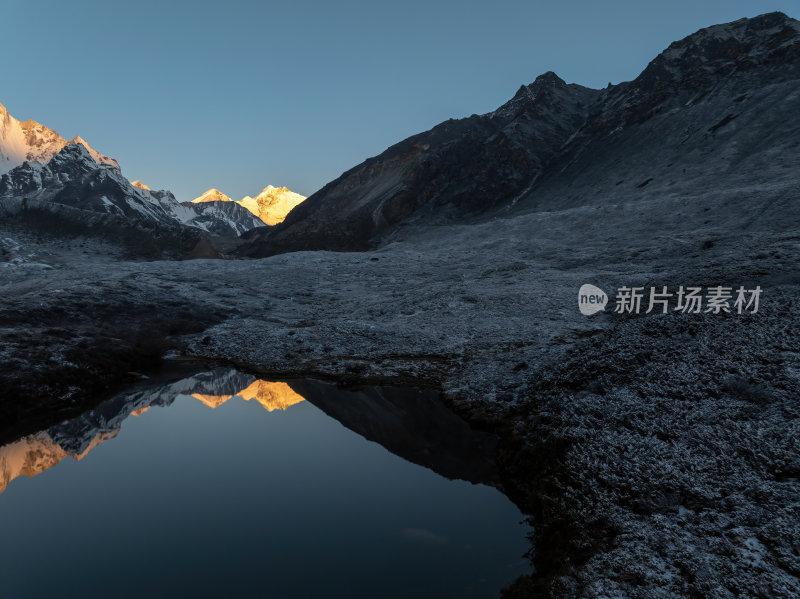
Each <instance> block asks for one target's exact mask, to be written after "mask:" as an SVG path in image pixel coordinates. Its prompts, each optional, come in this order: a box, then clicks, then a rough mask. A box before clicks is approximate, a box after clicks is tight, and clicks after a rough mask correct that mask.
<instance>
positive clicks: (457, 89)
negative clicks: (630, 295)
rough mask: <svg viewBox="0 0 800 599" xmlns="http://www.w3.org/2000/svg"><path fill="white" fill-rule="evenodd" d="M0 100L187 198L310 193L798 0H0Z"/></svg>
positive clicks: (621, 74) (628, 71)
mask: <svg viewBox="0 0 800 599" xmlns="http://www.w3.org/2000/svg"><path fill="white" fill-rule="evenodd" d="M0 9H2V10H1V12H0V14H1V15H2V24H3V27H2V30H3V33H2V38H1V41H0V48H2V50H0V52H2V59H1V61H0V64H2V65H3V71H4V73H3V78H2V80H3V82H4V84H3V86H2V88H0V102H1V103H3V104H5V105H6V107H7V108H8V109H9V111H10V112H11V114H12V115H14V116H15V117H17V118H18V119H21V120H24V119H28V118H32V119H34V120H37V121H39V122H41V123H44V124H45V125H47V126H49V127H51V128H53V129H56V130H57V131H58V132H59V133H61V134H62V135H63V136H64V137H67V138H71V137H73V136H75V135H81V136H82V137H84V138H85V139H86V140H87V141H89V143H90V144H92V146H94V147H95V148H96V149H97V150H99V151H101V152H103V153H106V154H108V155H110V156H113V157H115V158H117V159H118V160H119V162H120V164H121V165H122V170H123V173H124V174H125V175H126V176H127V177H128V178H129V179H131V180H133V179H142V180H143V181H144V182H145V183H147V184H148V185H150V186H151V187H153V188H167V189H171V190H172V191H173V192H175V194H176V195H177V196H178V199H180V200H187V199H192V198H193V197H195V196H197V195H200V193H202V192H203V191H204V190H206V189H207V188H209V187H217V188H219V189H221V190H222V191H223V192H225V193H227V194H228V195H230V196H232V197H233V198H234V199H238V198H240V197H242V196H244V195H246V194H250V195H253V194H255V193H256V192H258V191H259V190H260V189H261V188H262V187H264V186H266V185H267V184H272V185H286V186H288V187H290V188H291V189H293V190H295V191H298V192H300V193H303V194H304V195H309V194H311V193H312V192H314V191H316V190H317V189H319V188H320V187H321V186H322V185H324V184H325V183H326V182H328V181H330V180H331V179H334V178H335V177H338V176H339V175H340V174H341V173H342V172H343V171H345V170H347V169H348V168H350V167H352V166H354V165H356V164H358V163H359V162H361V161H362V160H364V159H365V158H367V157H369V156H373V155H376V154H379V153H380V152H381V151H383V150H384V149H385V148H386V147H387V146H389V145H391V144H393V143H395V142H397V141H399V140H401V139H403V138H405V137H408V136H409V135H411V134H414V133H416V132H419V131H422V130H425V129H428V128H430V127H431V126H433V125H435V124H436V123H438V122H440V121H443V120H446V119H448V118H451V117H454V118H455V117H463V116H469V115H470V114H472V113H483V112H487V111H489V110H493V109H494V108H496V107H497V106H499V105H500V104H502V103H503V102H505V101H506V100H507V99H509V98H510V97H511V96H512V95H513V94H514V92H515V91H516V90H517V88H518V87H519V86H520V85H521V84H523V83H530V82H531V81H532V80H533V79H534V78H535V77H536V76H537V75H539V74H540V73H542V72H545V71H548V70H552V71H555V72H556V73H558V74H559V75H560V76H561V77H562V78H564V79H566V80H567V81H568V82H575V83H581V84H583V85H587V86H590V87H603V86H605V85H606V84H607V83H608V82H609V81H610V82H613V83H618V82H620V81H625V80H629V79H632V78H634V77H635V76H636V75H637V74H638V73H639V72H640V71H641V70H642V69H643V68H644V67H645V65H646V64H647V63H648V62H649V61H650V60H651V59H652V58H653V57H654V56H655V55H656V54H657V53H658V52H660V51H661V50H663V49H664V48H665V47H666V46H667V45H668V44H669V43H670V42H672V41H674V40H676V39H679V38H682V37H685V36H686V35H688V34H690V33H692V32H694V31H695V30H697V29H699V28H700V27H704V26H708V25H712V24H716V23H720V22H727V21H732V20H735V19H738V18H741V17H744V16H755V15H757V14H760V13H763V12H768V11H771V10H781V11H783V12H786V13H787V14H789V15H790V16H793V17H798V15H800V10H798V9H800V2H798V0H792V1H785V0H784V1H779V2H775V3H773V4H769V3H765V2H763V0H762V1H745V0H713V1H712V0H706V1H703V0H693V1H685V0H672V1H671V2H650V1H644V0H636V1H614V0H605V1H603V2H601V1H598V0H585V1H568V0H567V1H565V0H562V1H560V2H547V3H545V2H536V1H533V0H528V1H517V2H512V1H504V0H495V1H493V2H488V1H487V2H474V1H472V0H460V1H454V2H437V1H436V0H426V1H422V2H418V1H416V0H405V1H395V2H380V1H378V0H372V1H369V2H367V1H349V0H337V1H333V2H330V1H329V2H306V1H303V0H293V1H285V2H257V1H249V2H242V1H239V0H227V1H221V2H204V1H202V0H195V1H192V2H184V1H171V0H170V1H168V0H162V1H160V2H151V1H149V0H139V1H137V2H123V1H113V2H112V1H108V0H106V1H93V0H87V1H81V0H75V1H74V2H65V1H64V0H58V1H55V0H2V3H1V4H0Z"/></svg>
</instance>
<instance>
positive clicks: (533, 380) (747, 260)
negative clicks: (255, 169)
mask: <svg viewBox="0 0 800 599" xmlns="http://www.w3.org/2000/svg"><path fill="white" fill-rule="evenodd" d="M798 69H800V26H799V25H798V23H797V22H796V21H794V20H792V19H789V18H787V17H785V16H784V15H781V14H777V13H773V14H768V15H763V16H761V17H758V18H755V19H749V20H741V21H736V22H734V23H730V24H726V25H720V26H715V27H711V28H708V29H704V30H701V31H700V32H697V33H696V34H694V35H692V36H690V37H688V38H686V39H685V40H681V41H679V42H676V43H675V44H672V45H671V46H670V47H669V48H668V49H667V50H666V51H665V52H664V53H662V54H661V55H660V56H659V57H657V58H656V59H655V60H654V61H653V62H652V63H651V64H650V65H649V66H648V67H647V69H645V71H644V72H643V73H642V74H641V75H640V76H639V77H638V78H637V79H635V80H634V81H632V82H628V83H623V84H620V85H618V86H611V87H609V88H607V89H606V90H589V89H587V88H582V87H580V86H576V85H567V84H565V83H564V82H563V81H561V80H560V79H559V78H558V77H557V76H555V75H553V74H551V73H549V74H545V75H543V76H541V77H539V78H538V79H537V80H536V81H535V82H534V83H533V84H531V85H530V86H524V87H523V88H521V89H520V91H519V92H518V93H517V94H516V96H515V97H514V98H513V99H512V100H511V101H510V102H509V103H507V104H506V105H504V106H503V107H501V108H500V109H498V111H496V112H494V113H490V114H488V115H483V116H480V117H479V116H474V117H471V118H469V119H464V120H461V121H450V122H447V123H443V124H442V125H440V126H438V127H436V128H434V129H433V130H431V131H429V132H427V133H423V134H420V135H418V136H415V137H412V138H409V140H406V141H404V142H401V143H400V144H398V145H396V146H394V147H393V148H390V149H389V150H387V152H386V153H384V154H382V155H381V156H379V157H377V158H373V159H370V160H368V161H366V162H365V163H364V164H362V165H360V166H358V167H356V168H355V169H353V170H351V171H349V172H348V173H345V174H344V175H343V176H342V177H341V178H340V179H337V180H336V181H334V182H332V183H330V184H329V185H327V186H326V187H324V188H323V189H322V190H320V191H319V192H317V193H316V194H314V195H312V196H311V197H309V198H308V200H306V201H305V202H303V203H302V204H300V205H299V206H298V207H297V208H296V209H294V210H292V212H291V213H290V214H289V216H288V217H287V219H286V220H285V221H284V222H283V223H282V224H280V225H277V226H276V227H274V228H271V229H269V230H268V232H265V231H254V232H252V233H250V234H246V235H245V239H244V240H243V242H242V245H241V246H240V249H239V251H240V252H241V253H244V254H250V255H254V256H262V255H263V256H266V255H269V256H270V257H268V258H264V259H259V260H193V261H188V262H177V261H167V260H154V261H141V260H125V259H122V258H124V256H120V255H118V253H115V252H116V250H112V251H111V252H110V253H109V247H111V248H114V247H116V246H114V245H113V244H112V245H110V246H109V245H106V244H107V242H106V241H103V240H98V239H97V238H96V237H93V236H83V235H81V236H77V237H64V236H63V235H62V234H60V233H58V232H52V231H45V232H42V231H40V230H37V231H36V232H34V233H31V231H30V229H28V228H26V227H25V226H24V223H21V222H19V221H17V220H15V219H9V218H4V219H3V220H2V221H0V239H1V240H2V245H0V247H2V255H0V293H2V298H3V301H2V302H0V334H2V336H3V340H4V343H3V344H2V345H0V380H2V382H3V387H4V389H6V392H5V393H4V395H3V396H2V398H0V423H2V427H1V428H0V442H3V441H6V440H10V439H12V438H15V437H18V436H20V435H22V434H27V433H32V432H35V431H38V430H42V429H43V428H45V427H47V426H51V425H53V424H55V423H56V422H58V421H60V420H64V419H65V418H66V417H68V416H75V415H78V414H79V413H81V412H82V411H83V410H84V409H85V408H86V407H87V405H91V404H92V402H95V403H96V402H97V401H99V399H100V398H101V397H102V395H103V394H104V393H108V392H110V390H111V389H113V388H115V387H116V386H120V385H124V384H126V382H128V381H132V380H136V378H137V377H138V373H139V372H141V371H142V370H145V369H152V368H154V367H155V366H156V365H157V364H158V363H159V360H160V357H161V356H162V355H163V354H164V352H165V351H166V350H168V349H169V350H176V351H178V352H180V353H182V354H183V355H184V356H186V357H192V358H205V359H213V360H219V361H224V362H226V363H233V364H236V365H238V366H240V367H242V368H246V369H249V370H251V371H253V372H256V373H261V374H262V375H263V376H267V375H269V376H273V377H278V376H290V375H292V374H310V375H315V376H319V377H330V378H335V379H336V380H338V381H340V382H343V383H348V384H359V383H364V382H378V381H383V382H385V381H393V382H416V383H419V382H421V381H422V382H424V383H425V384H427V385H432V386H434V387H437V388H438V389H440V390H441V391H442V393H443V396H444V397H445V398H446V400H447V401H448V402H449V404H450V405H451V406H453V407H454V408H455V409H456V410H457V411H458V412H459V413H460V414H462V415H464V416H465V417H466V418H467V419H468V420H469V421H470V422H471V423H472V424H473V426H475V427H478V428H483V429H486V430H491V431H493V432H497V433H498V434H499V435H500V447H499V453H498V459H499V461H500V465H501V476H502V484H503V487H504V489H505V490H506V492H507V493H508V494H509V496H510V497H512V499H513V500H514V501H515V502H516V503H517V504H518V505H520V507H521V508H522V509H523V511H524V512H525V513H526V514H528V515H529V516H530V518H531V522H532V524H533V527H534V530H535V538H533V539H532V541H533V549H532V554H531V557H532V561H533V565H534V567H535V571H533V572H532V574H531V575H530V576H529V577H526V578H523V579H520V580H518V581H517V582H516V583H515V584H514V585H512V587H510V588H509V589H508V590H507V595H508V596H509V597H529V596H544V597H598V598H599V597H642V598H650V597H699V596H702V597H720V598H722V597H737V596H747V597H787V598H788V597H796V596H798V595H800V546H799V545H798V541H797V539H798V538H800V499H798V498H800V446H798V432H800V431H798V428H800V418H799V417H800V404H798V391H799V390H800V338H799V337H800V322H798V308H799V307H800V306H798V297H800V295H799V293H798V292H800V271H798V268H797V264H798V260H800V232H799V231H800V202H798V192H797V189H798V172H797V169H796V168H794V165H795V164H797V162H798V158H800V156H799V155H798V152H799V148H800V131H798V122H797V119H796V118H795V115H796V114H798V108H800V106H798V103H800V78H799V76H800V71H799V70H798ZM21 168H22V167H21ZM29 168H30V167H29ZM3 181H4V182H5V181H6V179H3ZM331 249H338V250H342V249H347V250H365V251H361V252H349V253H342V252H333V251H325V250H331ZM288 250H322V251H293V252H291V253H287V251H288ZM275 254H279V255H275ZM584 283H592V284H595V285H597V286H598V287H600V288H601V289H603V290H605V292H606V293H608V294H609V296H610V302H609V305H608V306H607V308H606V310H605V311H603V312H600V313H598V314H596V315H594V316H592V317H586V316H583V315H582V314H581V313H580V312H579V310H578V304H577V301H578V297H577V295H578V289H579V288H580V286H581V285H582V284H584ZM740 285H742V286H744V287H746V288H747V289H754V288H755V287H756V286H760V288H761V289H762V290H763V295H762V298H761V304H760V307H759V310H758V311H757V312H756V313H752V312H747V313H742V314H738V313H737V312H736V310H731V311H730V312H724V311H723V312H720V313H713V312H704V311H703V312H700V313H697V314H694V313H684V312H679V311H675V310H674V309H670V310H669V313H667V314H662V313H661V312H660V311H658V310H656V311H653V312H651V313H645V310H644V309H643V310H642V311H641V313H638V314H636V313H625V314H622V313H617V312H615V311H614V307H615V301H616V300H617V299H618V297H619V295H620V294H619V293H618V292H617V291H618V290H619V289H620V288H621V287H623V286H628V287H633V286H638V287H644V288H648V289H649V288H650V287H656V288H658V289H661V288H662V287H663V286H667V287H668V288H669V289H670V290H672V291H674V290H677V289H678V288H679V287H680V286H701V287H703V288H710V287H715V286H726V287H731V288H734V289H735V288H737V287H738V286H740ZM33 380H36V386H35V389H34V388H33V385H32V383H31V381H33ZM32 396H35V398H34V399H32ZM48 419H49V421H47V420H48Z"/></svg>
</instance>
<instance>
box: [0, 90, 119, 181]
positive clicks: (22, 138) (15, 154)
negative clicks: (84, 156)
mask: <svg viewBox="0 0 800 599" xmlns="http://www.w3.org/2000/svg"><path fill="white" fill-rule="evenodd" d="M72 143H74V144H80V145H82V146H84V147H85V148H86V150H87V151H88V152H89V154H90V155H91V156H92V159H94V161H95V162H97V163H98V164H106V165H109V166H112V167H114V168H116V169H117V170H119V164H118V163H117V161H116V160H114V159H113V158H109V157H108V156H105V155H103V154H100V153H99V152H97V151H96V150H94V149H93V148H92V147H91V146H90V145H89V144H88V143H87V142H86V141H85V140H84V139H82V138H80V137H76V138H75V139H73V140H72V141H67V140H66V139H64V138H63V137H61V136H60V135H59V134H58V133H57V132H55V131H53V130H52V129H50V128H48V127H45V126H44V125H42V124H41V123H37V122H36V121H34V120H31V119H28V120H27V121H24V122H21V121H18V120H17V119H15V118H14V117H13V116H11V115H10V114H9V113H8V110H7V109H6V107H5V106H3V105H2V104H0V175H2V174H4V173H7V172H8V171H10V170H11V169H13V168H16V167H18V166H20V165H21V164H22V163H23V162H35V163H38V164H41V165H45V164H47V163H48V162H49V161H50V160H51V159H52V158H53V156H55V155H56V154H58V153H59V152H60V151H61V150H62V149H63V148H64V147H65V146H67V145H69V144H72Z"/></svg>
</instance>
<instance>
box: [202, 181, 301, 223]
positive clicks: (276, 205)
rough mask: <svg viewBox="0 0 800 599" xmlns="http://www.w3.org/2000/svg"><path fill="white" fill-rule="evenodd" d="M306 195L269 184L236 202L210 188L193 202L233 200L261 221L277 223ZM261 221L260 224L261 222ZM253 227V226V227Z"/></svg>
mask: <svg viewBox="0 0 800 599" xmlns="http://www.w3.org/2000/svg"><path fill="white" fill-rule="evenodd" d="M305 199H306V198H305V196H301V195H300V194H299V193H295V192H293V191H291V190H290V189H288V188H286V187H273V186H272V185H267V186H266V187H265V188H264V189H262V190H261V193H259V194H258V195H257V196H256V197H254V198H253V197H250V196H245V197H243V198H242V199H241V200H239V201H238V202H234V201H233V200H232V199H231V198H230V197H228V196H226V195H225V194H224V193H222V192H221V191H219V190H218V189H213V188H212V189H209V190H208V191H206V192H205V193H204V194H203V195H201V196H200V197H199V198H195V199H194V200H192V202H191V203H193V204H202V203H206V202H233V203H234V204H238V205H239V206H242V207H243V208H246V209H247V210H249V211H250V212H251V213H252V214H254V215H256V217H258V218H259V219H260V221H261V223H264V224H267V225H276V224H278V223H280V222H282V221H283V219H284V218H286V215H287V214H289V212H290V211H291V210H292V208H294V207H295V206H297V205H298V204H300V203H301V202H302V201H303V200H305ZM261 223H259V224H261ZM251 228H252V227H251Z"/></svg>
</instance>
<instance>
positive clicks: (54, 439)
mask: <svg viewBox="0 0 800 599" xmlns="http://www.w3.org/2000/svg"><path fill="white" fill-rule="evenodd" d="M215 372H218V371H215ZM207 374H208V373H203V374H201V375H198V376H196V377H191V378H188V379H184V380H182V381H180V382H178V383H175V384H174V385H170V386H169V389H170V391H174V392H175V395H174V397H173V400H174V399H176V398H178V397H180V396H181V395H189V396H191V397H193V398H195V399H197V400H199V401H201V402H202V403H204V404H205V405H207V406H208V407H210V408H217V407H219V406H221V405H222V404H224V403H225V402H227V401H229V400H231V399H233V398H234V397H239V398H241V399H244V400H245V401H250V400H251V399H254V400H255V401H256V402H258V403H259V404H261V405H262V406H263V407H264V409H266V410H267V411H269V412H272V411H273V410H285V409H287V408H289V407H291V406H293V405H295V404H298V403H300V402H301V401H303V400H304V398H303V397H302V396H301V395H298V394H297V393H295V392H294V391H293V390H292V388H291V387H290V386H289V385H288V384H286V383H282V382H271V381H262V380H260V379H257V380H253V381H252V382H250V383H249V384H247V385H246V386H244V387H243V388H242V389H241V390H239V391H236V392H234V393H229V394H224V393H223V394H221V395H217V394H215V393H216V392H217V391H220V390H223V391H224V390H225V389H228V388H230V387H231V386H232V385H233V386H236V385H237V384H242V385H243V384H245V383H246V382H247V381H248V379H253V378H254V377H252V376H250V375H247V374H244V373H241V372H238V371H235V370H230V371H228V372H226V373H224V374H222V375H221V376H213V377H208V376H207ZM168 397H169V395H166V398H168ZM152 398H153V400H154V401H153V403H154V404H155V403H158V405H162V406H163V405H169V404H170V403H172V402H171V401H169V402H166V401H164V400H165V394H164V393H156V394H153V395H152ZM111 401H112V402H114V400H111ZM142 401H146V398H143V397H141V394H134V395H130V396H126V401H124V402H122V404H123V405H122V406H120V409H119V415H118V416H117V417H114V418H111V419H110V420H106V418H105V416H104V415H102V414H104V412H103V411H101V414H95V411H94V410H93V411H91V412H88V413H87V414H84V415H83V416H80V417H79V418H77V419H76V420H75V421H70V422H67V423H62V424H60V425H58V426H55V427H53V428H51V429H49V430H47V431H42V432H39V433H36V434H34V435H29V436H27V437H23V438H22V439H20V440H18V441H15V442H14V443H9V444H8V445H5V446H3V447H0V493H2V492H3V491H5V490H6V487H8V484H9V483H10V482H11V481H12V480H14V479H15V478H17V477H18V476H28V477H32V476H36V475H37V474H40V473H42V472H44V471H45V470H48V469H49V468H52V467H53V466H55V465H56V464H58V463H59V462H60V461H61V460H63V459H64V458H66V457H71V458H74V459H75V460H76V461H78V462H79V461H81V460H82V459H83V458H84V457H86V456H87V455H88V453H89V452H90V451H91V450H92V449H94V448H95V447H97V446H98V445H100V444H101V443H103V442H104V441H108V440H109V439H113V438H114V437H116V436H117V433H118V432H119V429H120V427H121V426H122V421H123V420H124V419H125V418H126V417H127V415H128V414H130V415H132V416H141V415H142V414H144V413H145V412H147V411H148V410H149V409H150V407H151V405H144V406H141V407H136V408H134V409H130V410H129V411H126V408H125V407H124V406H127V405H136V406H139V405H140V404H141V402H142ZM114 403H115V408H116V404H118V403H119V402H114ZM115 408H112V409H115ZM84 422H88V423H96V424H95V426H96V428H93V427H92V426H91V425H90V426H88V427H86V426H81V424H82V423H84ZM75 431H78V432H79V433H80V437H81V438H76V437H75V436H74V432H75ZM65 433H66V435H65ZM76 447H77V449H76Z"/></svg>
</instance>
